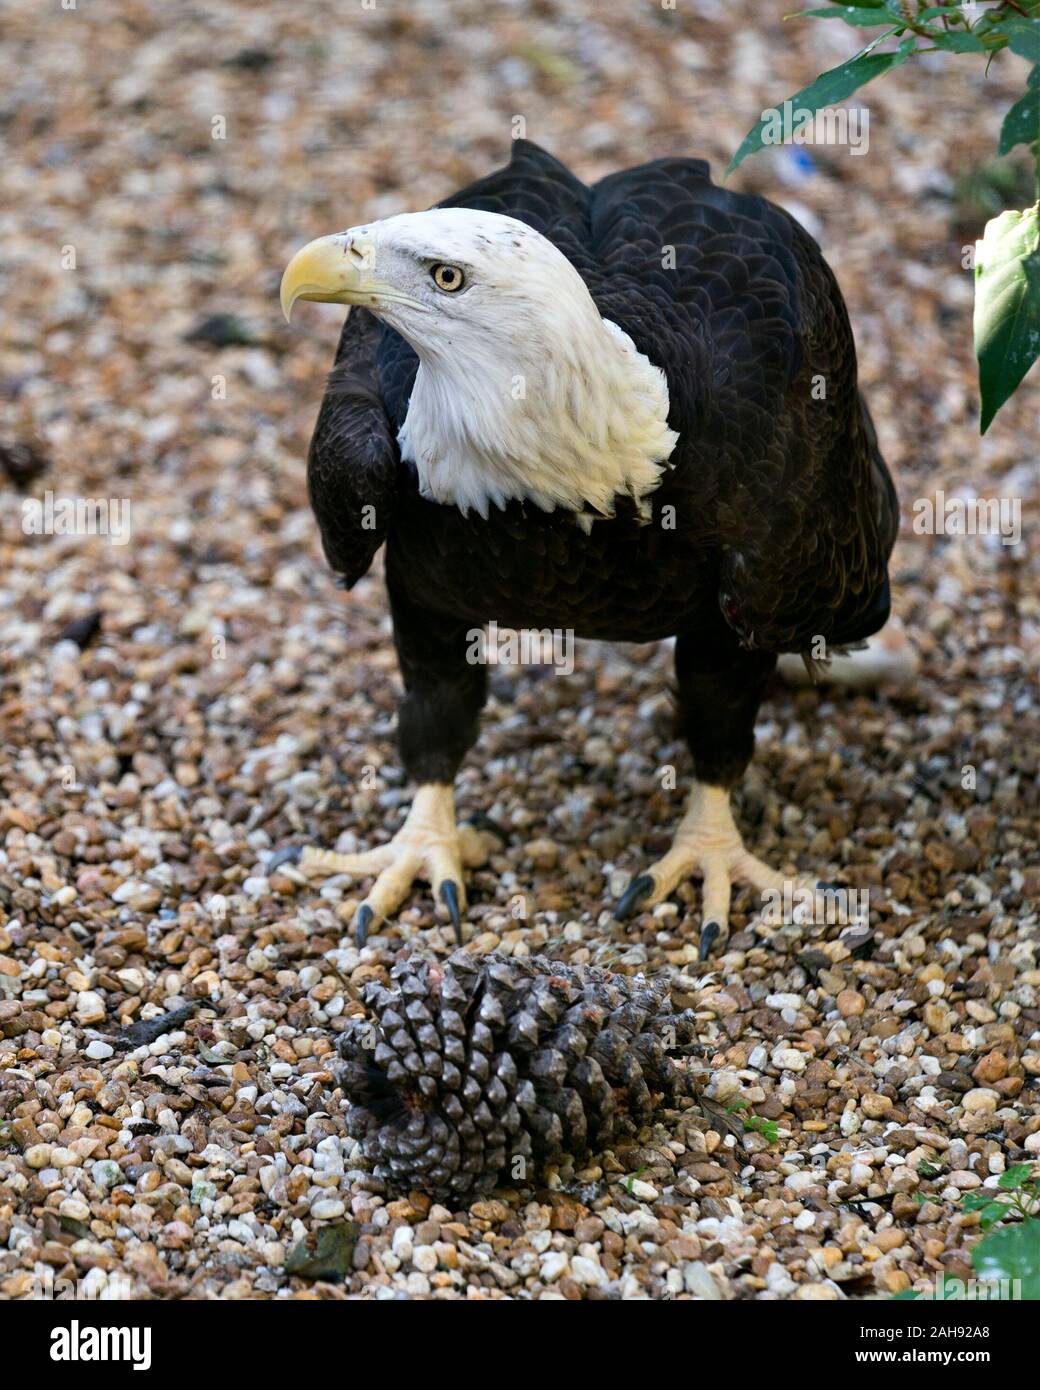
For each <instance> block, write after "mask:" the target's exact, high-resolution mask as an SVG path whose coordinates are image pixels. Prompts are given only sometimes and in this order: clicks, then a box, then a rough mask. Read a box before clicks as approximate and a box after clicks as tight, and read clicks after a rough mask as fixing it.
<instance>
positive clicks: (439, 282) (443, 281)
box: [430, 265, 466, 294]
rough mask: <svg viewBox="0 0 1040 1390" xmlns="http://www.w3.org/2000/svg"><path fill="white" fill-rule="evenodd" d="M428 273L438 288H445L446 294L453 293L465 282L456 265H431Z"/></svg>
mask: <svg viewBox="0 0 1040 1390" xmlns="http://www.w3.org/2000/svg"><path fill="white" fill-rule="evenodd" d="M430 274H431V275H432V276H433V283H434V284H435V285H436V286H437V288H438V289H439V290H445V291H446V292H447V293H448V294H454V293H455V291H456V290H461V289H462V286H463V285H464V284H465V283H466V279H465V276H464V275H463V273H462V271H461V270H460V269H459V268H458V266H457V265H432V266H431V267H430Z"/></svg>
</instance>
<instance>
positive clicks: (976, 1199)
mask: <svg viewBox="0 0 1040 1390" xmlns="http://www.w3.org/2000/svg"><path fill="white" fill-rule="evenodd" d="M992 1201H993V1194H992V1193H991V1192H966V1193H965V1194H964V1196H963V1197H962V1198H961V1210H962V1211H982V1209H983V1207H988V1206H989V1205H990V1203H991V1202H992Z"/></svg>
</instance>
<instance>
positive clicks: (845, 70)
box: [723, 40, 910, 178]
mask: <svg viewBox="0 0 1040 1390" xmlns="http://www.w3.org/2000/svg"><path fill="white" fill-rule="evenodd" d="M909 54H910V50H909V48H908V47H907V44H906V41H905V40H904V42H903V43H901V44H900V45H899V48H898V49H896V51H895V52H894V53H871V54H867V55H860V56H857V57H855V58H851V59H849V61H848V62H847V63H842V64H841V66H840V67H836V68H831V69H830V70H829V71H827V72H822V73H821V74H820V75H819V77H817V78H816V80H815V81H814V82H810V83H809V85H808V87H803V88H802V90H801V91H800V92H795V94H794V96H793V97H791V98H790V99H789V100H790V110H791V121H790V123H788V120H787V102H784V103H783V106H782V107H781V108H780V110H779V112H778V114H779V116H780V125H781V140H789V139H790V137H791V131H792V129H793V128H794V125H795V120H794V117H795V114H796V113H798V112H800V111H803V110H809V111H811V112H816V111H819V109H820V108H821V107H823V106H832V105H833V104H834V103H835V102H839V101H844V100H845V98H846V97H850V96H851V95H852V93H853V92H855V91H857V90H858V89H859V88H860V87H862V86H864V85H865V84H866V83H867V82H870V81H871V80H872V79H873V78H875V77H879V76H880V75H881V73H883V72H887V71H888V70H889V68H892V67H897V66H898V65H899V64H900V63H902V62H904V61H905V60H906V59H907V58H908V57H909ZM775 124H776V121H775V120H774V118H773V117H772V116H769V115H766V114H765V113H763V116H762V119H761V120H760V121H759V122H758V124H757V125H756V126H755V127H754V129H753V130H750V131H748V133H747V135H745V136H744V139H743V141H742V143H741V145H740V148H739V149H738V150H737V152H736V154H735V155H734V156H733V158H732V159H731V160H730V162H729V167H728V168H727V169H726V173H725V175H724V176H723V177H725V178H729V176H730V174H732V172H733V170H734V169H735V168H736V167H737V165H738V164H740V163H742V161H743V160H745V159H746V158H747V156H748V155H749V154H754V153H755V151H756V150H760V149H762V148H763V146H764V144H765V141H764V140H763V138H762V137H763V134H764V133H765V132H766V131H770V132H771V131H772V130H773V127H774V126H775Z"/></svg>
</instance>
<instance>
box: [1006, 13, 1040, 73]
mask: <svg viewBox="0 0 1040 1390" xmlns="http://www.w3.org/2000/svg"><path fill="white" fill-rule="evenodd" d="M1004 28H1005V30H1006V31H1007V36H1008V48H1010V49H1011V52H1012V53H1017V54H1018V55H1019V57H1020V58H1029V59H1030V60H1031V61H1032V62H1034V63H1040V20H1036V19H1024V18H1022V17H1021V16H1011V17H1009V18H1008V19H1006V20H1005V21H1004Z"/></svg>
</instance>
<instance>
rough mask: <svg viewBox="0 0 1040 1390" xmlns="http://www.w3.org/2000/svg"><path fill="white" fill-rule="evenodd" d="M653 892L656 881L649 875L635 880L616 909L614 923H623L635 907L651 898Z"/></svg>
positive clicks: (641, 875)
mask: <svg viewBox="0 0 1040 1390" xmlns="http://www.w3.org/2000/svg"><path fill="white" fill-rule="evenodd" d="M653 891H654V880H653V879H652V878H651V876H650V875H649V874H640V875H639V877H638V878H634V879H633V880H632V882H631V883H630V884H629V885H628V887H627V888H626V889H625V891H624V892H623V893H622V895H621V899H620V901H619V902H618V905H617V907H615V909H614V921H615V922H623V921H624V920H625V918H626V917H627V916H628V914H629V913H630V912H631V911H632V909H633V908H634V907H635V905H636V904H637V903H641V902H642V901H643V899H644V898H647V897H649V896H650V894H651V893H652V892H653Z"/></svg>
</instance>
